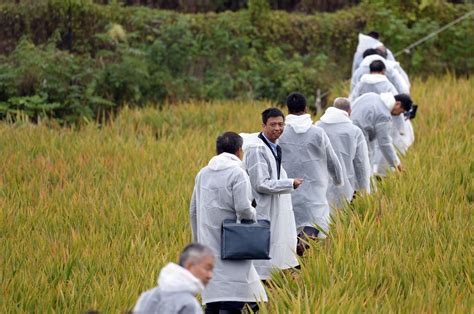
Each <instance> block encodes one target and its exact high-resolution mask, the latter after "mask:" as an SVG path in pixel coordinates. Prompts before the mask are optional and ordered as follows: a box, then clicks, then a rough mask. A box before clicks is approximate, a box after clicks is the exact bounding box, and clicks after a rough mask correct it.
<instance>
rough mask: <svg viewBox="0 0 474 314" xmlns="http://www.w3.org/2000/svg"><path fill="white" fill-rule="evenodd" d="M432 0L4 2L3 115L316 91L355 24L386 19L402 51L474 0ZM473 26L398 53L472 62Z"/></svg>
mask: <svg viewBox="0 0 474 314" xmlns="http://www.w3.org/2000/svg"><path fill="white" fill-rule="evenodd" d="M393 1H395V0H393ZM435 3H436V4H431V1H427V2H426V5H425V6H424V7H420V6H405V7H403V11H399V10H398V9H392V8H391V7H387V6H385V5H383V1H370V2H364V3H362V4H361V5H360V6H357V7H354V8H351V9H350V10H342V11H338V12H336V13H330V14H329V13H324V14H315V15H301V14H290V13H286V12H281V11H269V10H268V7H267V6H265V5H264V1H260V0H255V1H252V2H251V3H250V4H251V5H249V9H248V10H245V11H240V12H225V13H220V14H215V13H208V14H195V15H189V14H179V13H174V12H168V11H158V10H152V9H148V8H139V7H133V8H129V7H128V8H123V7H121V6H118V5H107V6H100V5H96V4H92V3H91V2H90V1H82V0H70V1H62V0H48V1H42V2H38V3H36V4H30V5H1V6H0V42H1V45H0V51H3V52H4V54H3V55H2V56H0V58H1V60H0V61H1V62H0V117H3V118H5V117H8V118H10V119H15V117H16V115H17V113H18V112H23V113H26V114H28V115H29V116H30V117H31V118H32V119H34V120H37V119H39V118H41V116H51V117H54V118H57V119H60V120H61V121H65V122H75V121H79V120H81V119H97V118H101V117H103V116H106V115H108V114H109V113H111V112H114V111H116V110H118V109H119V108H120V107H122V106H123V105H124V104H128V105H130V106H136V105H138V106H141V105H144V104H146V103H150V102H151V103H163V102H165V101H171V102H173V101H180V100H187V99H191V98H192V99H203V100H210V99H229V98H252V99H263V98H265V99H272V100H276V101H283V100H284V98H285V96H286V95H287V94H288V93H289V92H290V91H294V90H299V91H302V92H303V93H305V94H306V95H307V96H309V99H310V101H313V100H314V96H315V94H316V90H317V89H318V88H319V89H321V90H322V91H323V92H324V91H325V90H328V89H329V88H330V87H331V85H332V84H333V82H335V81H339V80H341V79H345V78H348V77H349V75H350V67H351V62H352V55H353V52H354V50H355V47H356V45H357V33H358V32H359V31H364V30H365V31H366V30H370V29H374V28H375V29H378V30H379V31H380V32H381V33H382V34H383V37H384V42H385V43H386V45H387V46H388V47H390V48H391V49H392V50H393V51H398V50H400V49H402V48H404V47H405V46H407V45H408V44H410V43H411V42H413V41H414V40H416V39H418V38H420V37H422V36H424V35H426V34H427V33H429V32H431V31H433V30H435V29H437V28H438V27H440V26H441V25H444V24H446V23H447V22H450V21H451V20H453V19H454V18H456V17H458V16H461V15H462V14H464V13H465V12H467V10H469V7H468V6H466V5H452V4H448V3H444V2H438V1H436V2H435ZM394 8H395V6H394ZM472 28H473V19H468V20H466V21H464V22H462V23H460V24H458V25H456V26H455V27H453V28H450V29H449V30H447V31H445V32H443V33H442V34H441V35H440V36H439V37H437V38H433V39H431V40H430V41H429V42H427V43H425V44H424V45H422V46H419V47H417V48H416V49H415V50H414V51H413V52H412V54H411V55H404V56H400V59H401V62H402V64H403V66H404V67H405V69H406V70H407V71H408V72H409V73H417V74H418V75H425V74H434V73H443V72H445V71H446V70H451V71H454V72H455V73H457V74H469V73H471V72H472V71H473V70H474V57H473V54H472V51H473V45H474V44H473V43H474V41H473V40H469V39H470V38H472V36H473V34H472V31H471V29H472ZM22 38H23V39H22ZM67 48H70V50H68V49H67Z"/></svg>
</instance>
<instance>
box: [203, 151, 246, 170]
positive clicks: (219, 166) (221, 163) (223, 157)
mask: <svg viewBox="0 0 474 314" xmlns="http://www.w3.org/2000/svg"><path fill="white" fill-rule="evenodd" d="M208 166H209V168H211V169H212V170H223V169H227V168H231V167H242V161H241V160H240V159H239V157H237V156H235V155H234V154H229V153H222V154H219V155H217V156H214V157H212V158H211V160H210V161H209V164H208Z"/></svg>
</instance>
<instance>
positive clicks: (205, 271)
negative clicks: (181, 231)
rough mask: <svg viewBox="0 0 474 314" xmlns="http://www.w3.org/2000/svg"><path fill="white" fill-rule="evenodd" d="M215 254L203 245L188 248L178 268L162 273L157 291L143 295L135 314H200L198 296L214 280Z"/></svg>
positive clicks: (166, 267) (168, 269) (191, 245)
mask: <svg viewBox="0 0 474 314" xmlns="http://www.w3.org/2000/svg"><path fill="white" fill-rule="evenodd" d="M213 267H214V254H213V253H212V251H211V250H210V249H209V248H208V247H206V246H204V245H201V244H198V243H191V244H189V245H188V246H186V247H185V248H184V250H183V252H182V253H181V256H180V258H179V265H177V264H174V263H169V264H168V265H166V266H165V267H163V269H162V270H161V272H160V275H159V277H158V287H155V288H153V289H151V290H148V291H146V292H144V293H142V294H141V295H140V298H139V299H138V301H137V304H136V305H135V308H134V309H133V313H143V314H154V313H156V314H159V313H167V314H200V313H202V308H201V305H200V304H199V302H198V301H197V299H196V298H195V296H196V294H198V293H200V292H201V291H202V289H203V288H204V286H205V285H207V284H208V283H209V281H210V280H211V278H212V270H213Z"/></svg>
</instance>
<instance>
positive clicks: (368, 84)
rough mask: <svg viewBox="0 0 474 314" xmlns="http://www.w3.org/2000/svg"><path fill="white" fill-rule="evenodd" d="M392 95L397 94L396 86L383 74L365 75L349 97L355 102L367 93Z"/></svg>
mask: <svg viewBox="0 0 474 314" xmlns="http://www.w3.org/2000/svg"><path fill="white" fill-rule="evenodd" d="M370 92H372V93H376V94H381V93H392V94H393V95H396V94H397V90H396V88H395V86H393V84H392V83H391V82H390V81H389V80H388V78H387V77H386V76H385V75H383V74H364V75H362V77H361V78H360V81H359V82H358V83H357V84H356V86H355V87H354V89H353V90H352V92H351V95H350V96H349V99H350V100H351V101H354V100H355V99H356V98H357V97H359V96H360V95H363V94H366V93H370Z"/></svg>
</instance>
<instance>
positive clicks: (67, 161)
mask: <svg viewBox="0 0 474 314" xmlns="http://www.w3.org/2000/svg"><path fill="white" fill-rule="evenodd" d="M334 96H338V95H334ZM412 96H413V98H414V100H415V102H416V103H417V104H419V114H418V116H417V118H416V119H415V120H414V127H415V132H416V136H417V140H416V143H415V145H414V146H413V147H412V148H411V150H410V151H409V152H408V154H407V155H406V156H404V157H403V158H402V163H403V164H404V167H405V169H406V171H405V172H404V173H401V174H393V175H391V176H389V177H388V178H386V179H385V180H384V181H383V182H382V183H381V184H380V186H379V190H378V192H377V193H375V194H373V195H370V196H368V197H365V198H360V199H358V200H357V201H356V203H355V205H354V208H351V209H344V210H341V211H340V212H339V213H338V215H337V216H336V217H335V220H334V225H333V229H332V233H331V235H330V237H329V238H328V239H327V240H326V241H324V242H318V243H314V244H313V245H312V249H311V250H310V251H309V254H307V255H306V256H305V257H304V258H303V259H302V261H301V262H302V269H301V270H300V271H298V272H288V273H284V274H277V275H276V276H275V278H274V279H275V280H274V284H273V285H272V286H271V287H270V288H269V299H270V302H269V303H268V304H267V305H265V306H263V307H262V311H261V312H262V313H316V312H328V313H333V312H340V313H347V312H371V313H375V312H377V313H387V312H407V313H418V312H424V313H438V312H442V313H448V312H449V313H472V312H473V311H474V297H473V290H474V287H473V278H474V273H473V270H474V267H473V253H474V252H473V240H474V232H473V230H474V229H473V227H472V226H473V225H474V221H473V220H474V219H473V218H474V214H473V201H474V187H473V185H474V184H473V173H474V159H473V153H474V151H473V135H474V124H473V121H474V119H473V118H474V106H473V104H472V103H473V101H474V80H473V79H472V78H471V79H455V78H453V77H451V76H446V77H443V78H430V79H427V80H425V81H422V80H415V82H413V87H412ZM270 105H272V104H270V103H266V102H243V101H234V102H215V103H185V104H179V105H173V106H165V107H163V108H161V109H156V108H145V109H141V110H124V111H123V112H122V113H121V114H120V115H119V116H118V117H116V119H115V120H114V121H113V122H112V123H110V124H107V125H104V126H99V125H97V124H95V123H92V124H89V125H85V126H83V127H81V128H77V129H73V128H58V127H55V126H54V125H53V126H46V125H45V124H40V125H33V124H29V123H26V122H17V123H15V124H8V123H0V208H1V216H0V241H1V256H0V287H1V297H0V312H1V313H24V312H28V313H31V312H39V313H52V312H58V313H81V312H84V311H87V310H90V309H95V310H99V311H101V312H104V313H124V312H126V311H127V310H130V309H131V308H132V307H133V305H134V304H135V301H136V300H137V298H138V296H139V294H140V293H141V292H142V291H144V290H147V289H149V288H151V287H153V286H154V285H156V278H157V276H158V273H159V271H160V268H161V267H162V266H164V265H165V263H167V262H168V261H176V260H177V257H178V254H179V251H180V250H181V248H182V247H183V246H184V245H185V244H186V243H188V242H189V241H190V239H191V232H190V225H189V219H188V205H189V201H190V198H191V192H192V189H193V184H194V176H195V175H196V173H197V172H198V170H199V169H200V168H201V167H203V166H205V165H206V164H207V162H208V160H209V159H210V158H211V157H212V156H213V154H214V140H215V138H216V136H217V135H218V134H219V133H221V132H222V131H226V130H232V131H238V132H251V131H257V130H259V128H260V112H261V111H262V110H263V109H264V108H266V107H268V106H270Z"/></svg>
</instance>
